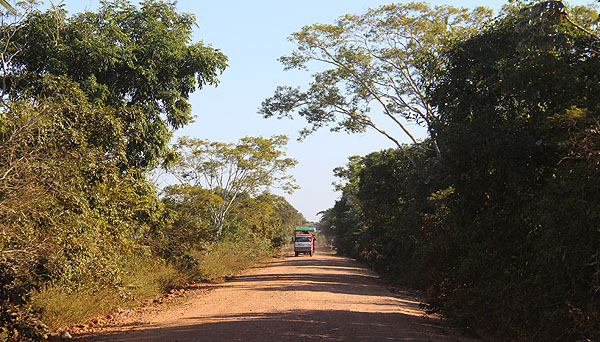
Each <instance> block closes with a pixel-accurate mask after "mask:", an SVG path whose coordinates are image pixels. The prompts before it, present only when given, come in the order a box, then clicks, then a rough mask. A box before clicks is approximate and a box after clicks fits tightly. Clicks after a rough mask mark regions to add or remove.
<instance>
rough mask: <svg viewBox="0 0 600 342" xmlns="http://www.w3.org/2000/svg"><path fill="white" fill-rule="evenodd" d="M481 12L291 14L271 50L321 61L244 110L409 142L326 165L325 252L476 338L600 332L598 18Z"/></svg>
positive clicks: (556, 6)
mask: <svg viewBox="0 0 600 342" xmlns="http://www.w3.org/2000/svg"><path fill="white" fill-rule="evenodd" d="M487 13H488V12H486V11H485V10H483V9H476V10H474V11H472V12H468V11H463V10H458V9H453V8H450V7H435V8H431V7H429V6H428V5H425V4H416V3H412V4H406V5H400V4H399V5H390V6H383V7H381V8H379V9H374V10H369V11H368V12H366V13H364V14H362V15H348V16H344V17H342V18H341V19H340V20H339V21H338V22H337V23H336V24H334V25H313V26H307V27H305V28H304V29H303V30H302V31H300V32H298V33H295V34H293V35H292V40H293V41H294V42H296V43H297V46H298V48H297V50H296V51H294V52H293V53H292V54H291V55H290V56H287V57H282V59H281V60H282V62H283V63H284V64H285V66H286V67H287V68H299V69H301V68H304V67H305V66H307V65H309V63H314V62H325V64H326V65H327V66H328V67H329V69H325V71H320V72H319V73H317V74H315V77H314V82H313V83H312V84H311V85H310V86H309V88H308V90H306V91H302V90H300V88H292V87H280V88H279V89H278V90H277V91H276V93H275V95H274V96H273V97H271V98H269V99H267V100H266V101H265V102H264V104H263V108H262V109H261V114H262V115H265V116H267V117H269V116H273V115H275V116H301V117H304V118H306V120H307V122H308V125H309V126H308V128H307V130H306V131H305V132H307V133H310V132H311V131H313V130H314V129H316V128H318V127H321V126H324V125H331V126H332V130H340V129H344V130H346V131H349V132H360V131H362V130H364V129H375V130H377V131H379V132H380V133H382V134H384V135H386V136H387V137H388V138H390V139H392V140H394V141H399V138H400V137H402V136H408V138H409V140H411V141H412V143H410V144H399V146H398V148H397V149H390V150H385V151H379V152H373V153H371V154H368V155H366V156H356V157H352V158H351V159H350V160H349V162H348V164H347V165H346V166H342V167H339V168H338V169H336V170H335V173H336V175H337V176H338V177H339V178H340V183H339V184H338V185H337V187H338V190H340V191H341V197H340V198H339V199H338V200H337V201H336V203H335V205H334V206H333V207H332V208H330V209H328V210H326V211H325V212H323V216H322V221H321V226H322V227H323V229H329V230H330V231H331V233H332V234H333V235H334V236H335V243H336V246H337V248H338V251H340V252H342V253H344V254H347V255H350V256H353V257H356V258H358V259H360V260H363V261H366V262H367V263H369V264H370V265H371V266H372V267H373V268H374V269H376V270H377V271H378V272H380V274H382V275H384V276H385V277H387V278H388V279H390V280H391V281H394V282H397V283H400V284H404V285H409V286H413V287H416V288H419V289H422V290H423V293H424V295H425V300H426V303H427V309H428V310H429V311H430V312H432V313H439V314H441V315H443V316H444V317H446V318H447V319H448V320H450V321H451V322H453V323H455V324H457V325H459V326H461V327H464V328H465V329H468V330H470V331H471V332H472V333H475V334H477V335H479V336H481V337H483V338H484V340H492V341H595V340H600V297H599V294H600V254H599V251H600V231H599V230H598V227H600V198H599V197H598V193H600V188H599V186H600V135H599V132H600V126H599V122H600V37H599V28H598V19H599V17H598V13H597V11H596V10H595V9H594V8H592V7H571V8H567V7H566V6H565V4H564V3H562V2H561V1H545V2H540V3H537V2H527V3H517V2H512V3H510V4H509V5H507V6H506V7H505V8H504V11H503V13H502V14H501V15H500V16H499V17H496V18H492V17H491V16H489V15H488V14H487ZM454 15H456V16H457V17H453V16H454ZM427 18H430V19H431V20H424V19H427ZM471 19H475V20H471ZM461 25H464V27H461ZM432 36H435V37H437V39H436V40H434V39H433V38H432ZM382 119H385V120H388V121H381V120H382ZM390 119H391V120H390ZM378 120H379V121H378ZM410 124H419V125H421V126H423V127H425V128H426V130H427V132H428V134H429V136H428V138H426V139H424V140H421V141H419V140H417V139H413V137H412V136H411V134H410V133H411V132H410V131H409V130H408V129H406V130H405V129H404V128H407V127H411V126H410ZM398 127H399V128H400V130H398ZM394 132H400V133H394Z"/></svg>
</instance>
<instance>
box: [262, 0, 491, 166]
mask: <svg viewBox="0 0 600 342" xmlns="http://www.w3.org/2000/svg"><path fill="white" fill-rule="evenodd" d="M490 15H491V11H490V10H488V9H485V8H483V7H479V8H476V9H475V10H473V11H471V12H469V11H468V10H466V9H459V8H454V7H450V6H436V7H430V6H429V5H427V4H425V3H415V2H413V3H408V4H393V5H386V6H382V7H380V8H377V9H370V10H368V11H367V12H366V13H364V14H362V15H346V16H344V17H341V18H340V19H338V21H337V22H336V23H335V24H333V25H321V24H315V25H311V26H306V27H304V28H303V29H302V30H301V31H299V32H296V33H294V34H292V36H291V38H290V40H291V41H293V42H295V43H296V44H297V49H296V51H294V52H293V53H292V54H291V55H289V56H284V57H281V58H280V61H281V62H282V63H283V64H284V66H285V68H286V69H300V70H308V68H309V66H312V64H313V62H320V63H322V64H324V65H326V66H328V67H330V68H329V69H326V70H324V71H320V72H317V73H316V74H315V75H314V79H313V82H312V83H311V84H310V87H309V88H308V90H306V91H300V89H299V88H292V87H289V86H284V87H278V88H277V90H276V92H275V95H274V96H273V97H270V98H268V99H266V100H265V101H264V102H263V103H262V107H261V108H260V110H259V113H260V114H262V115H263V116H264V117H272V116H278V117H279V118H281V117H292V115H293V113H296V112H297V115H299V116H301V117H304V118H305V119H306V121H307V122H308V124H309V125H310V126H309V127H307V128H305V129H304V130H303V131H302V135H303V136H305V135H307V134H310V133H311V132H314V131H315V130H317V129H318V128H320V127H322V126H326V125H333V127H332V128H331V130H332V131H339V130H345V131H347V132H362V131H364V130H365V129H367V128H370V129H374V130H376V131H377V132H379V133H381V134H383V135H384V136H386V137H387V138H388V139H390V140H391V141H393V142H394V143H395V144H396V146H397V147H398V148H399V149H400V150H401V151H403V153H404V155H405V157H406V158H408V159H409V160H411V162H412V163H413V164H414V161H413V160H412V157H411V156H410V155H409V153H407V152H406V151H405V148H404V146H403V145H402V144H401V142H400V137H399V136H398V135H397V133H396V132H395V131H396V130H399V131H400V132H402V133H403V134H405V135H406V136H408V138H410V141H411V142H412V143H414V144H417V143H418V141H417V138H416V137H415V136H414V134H413V133H412V132H411V131H410V130H409V129H408V127H407V123H416V124H419V125H422V126H424V127H426V128H429V125H430V123H431V121H432V120H433V117H434V116H435V110H434V109H433V108H432V107H431V106H430V104H429V101H428V99H427V96H426V93H425V90H426V89H427V87H428V86H429V85H430V84H431V83H432V82H433V81H434V80H435V79H436V70H437V69H438V68H439V65H440V63H441V57H440V54H439V51H440V50H442V49H443V48H444V47H445V46H448V45H449V43H450V42H451V41H452V40H453V39H455V38H458V37H465V36H468V35H469V34H471V33H472V32H476V31H477V30H478V29H479V28H480V27H482V25H484V24H485V23H486V22H487V20H488V19H489V17H490ZM373 104H376V105H377V106H378V107H379V109H380V110H381V114H382V116H381V117H379V116H376V115H374V114H372V112H371V111H372V110H373V107H374V106H373ZM383 120H387V121H383ZM433 146H434V148H436V149H437V144H435V141H434V144H433Z"/></svg>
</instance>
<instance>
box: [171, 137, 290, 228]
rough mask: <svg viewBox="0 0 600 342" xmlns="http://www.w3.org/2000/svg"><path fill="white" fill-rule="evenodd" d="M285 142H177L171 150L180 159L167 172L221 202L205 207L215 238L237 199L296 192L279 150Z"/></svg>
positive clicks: (275, 139)
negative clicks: (273, 189)
mask: <svg viewBox="0 0 600 342" xmlns="http://www.w3.org/2000/svg"><path fill="white" fill-rule="evenodd" d="M287 141H288V138H287V137H286V136H284V135H276V136H273V137H271V138H262V137H245V138H242V139H240V140H239V142H238V143H235V144H234V143H221V142H211V141H208V140H202V139H194V138H187V137H184V138H180V139H179V141H178V143H177V144H176V145H175V150H176V151H177V152H179V153H180V156H181V158H180V159H178V160H177V161H175V162H174V165H173V166H172V167H171V168H170V171H171V173H172V174H173V175H174V176H175V177H177V179H178V180H179V181H180V182H181V183H183V184H188V185H191V186H194V187H202V188H205V189H208V190H211V191H212V192H213V193H215V194H218V195H219V196H220V197H221V198H222V199H223V201H222V202H221V203H219V204H218V205H216V204H215V203H210V204H209V208H210V212H211V217H212V222H213V226H214V229H215V234H216V235H217V236H219V235H220V234H221V233H222V231H223V228H224V227H225V224H226V223H227V218H228V216H229V214H230V213H231V211H232V210H233V209H234V208H235V207H236V205H237V204H238V200H239V196H240V195H242V194H248V195H251V196H252V195H256V194H258V193H260V192H262V191H265V190H268V189H269V188H271V187H273V186H279V187H281V188H282V189H283V190H285V191H287V192H292V191H293V190H294V189H295V188H296V185H295V184H294V180H293V177H291V176H290V175H287V174H286V173H285V172H286V171H287V169H289V168H290V167H293V166H294V165H296V161H295V160H294V159H291V158H285V153H284V152H283V151H282V150H281V148H282V147H284V146H285V145H286V144H287Z"/></svg>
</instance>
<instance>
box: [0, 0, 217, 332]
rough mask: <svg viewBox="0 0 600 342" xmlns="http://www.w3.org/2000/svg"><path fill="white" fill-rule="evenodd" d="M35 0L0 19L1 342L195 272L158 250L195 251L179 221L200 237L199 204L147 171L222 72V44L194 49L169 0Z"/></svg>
mask: <svg viewBox="0 0 600 342" xmlns="http://www.w3.org/2000/svg"><path fill="white" fill-rule="evenodd" d="M36 4H37V2H36V1H23V2H19V3H18V4H17V6H16V7H17V8H16V9H15V11H11V12H1V13H0V19H1V21H0V41H1V43H2V44H1V45H2V48H1V49H0V58H1V59H2V61H3V63H2V65H1V66H0V67H1V68H2V76H1V77H2V94H1V96H0V102H1V105H2V111H1V112H0V265H1V267H2V273H1V275H0V306H1V311H0V339H9V340H40V339H42V338H43V337H44V335H45V334H46V333H47V327H46V326H45V325H44V324H43V323H42V322H41V321H40V319H39V318H40V317H43V319H44V320H45V321H46V322H47V323H50V324H51V325H52V327H53V328H56V327H57V326H58V325H61V324H68V322H73V321H77V320H83V319H86V318H88V317H86V316H87V315H92V314H97V313H99V312H98V310H105V309H109V308H110V307H114V305H116V303H124V302H127V301H130V300H132V298H134V297H136V296H146V295H148V294H155V293H157V292H159V291H162V290H164V289H165V288H166V287H170V286H174V285H177V284H181V283H182V281H186V280H187V277H188V276H189V275H188V274H182V273H180V272H179V271H178V270H176V269H175V268H173V266H172V265H167V264H165V262H164V260H162V259H160V256H162V257H166V258H167V257H168V255H167V253H166V252H164V251H179V250H182V249H186V248H187V249H189V248H190V247H189V240H190V239H189V237H188V238H187V239H186V238H184V237H183V236H182V232H177V230H176V229H175V228H179V227H185V228H186V229H187V231H185V232H186V233H194V234H195V235H193V234H190V236H197V237H198V238H199V239H203V238H204V237H205V235H206V234H204V235H203V233H202V230H201V229H200V227H199V226H198V225H197V224H196V223H197V222H195V221H193V220H190V219H189V217H186V216H185V214H182V213H185V211H186V209H189V208H191V207H194V206H195V207H196V208H199V206H201V205H203V203H202V202H201V201H196V203H194V205H193V206H189V205H188V203H187V202H186V203H183V204H181V203H176V202H173V203H166V204H165V203H163V202H162V201H160V200H159V199H158V196H157V193H156V190H155V188H154V186H153V185H152V184H150V183H149V182H147V181H146V180H145V175H144V171H146V170H147V169H148V168H150V167H153V166H154V165H156V163H157V161H158V160H159V157H161V156H162V154H163V153H164V152H165V150H166V144H167V142H168V140H169V139H170V137H171V132H172V131H173V130H174V129H177V128H180V127H182V126H183V125H185V124H187V123H188V122H190V120H191V118H192V116H191V112H190V105H189V103H188V97H189V94H190V93H191V92H192V91H194V90H195V89H197V88H202V87H203V86H204V85H208V84H210V85H216V84H217V83H218V79H217V76H218V75H219V74H220V73H221V72H222V71H223V70H224V68H225V67H226V57H225V56H224V55H223V54H222V53H221V52H220V51H219V50H217V49H213V48H211V47H207V46H204V45H203V44H202V43H191V34H192V28H193V26H194V25H195V23H194V18H193V16H191V15H188V14H179V13H177V12H176V11H175V4H174V3H172V2H161V1H145V2H143V3H142V4H141V7H140V8H136V7H135V6H133V5H131V4H130V3H129V2H127V1H106V2H103V3H102V7H101V9H100V10H99V11H98V12H96V13H91V12H85V13H81V14H78V15H75V16H73V17H70V18H69V17H67V16H66V12H65V11H64V10H63V9H62V7H61V6H58V7H53V9H52V10H49V11H47V12H46V13H41V12H39V11H35V10H34V8H35V6H36ZM213 197H214V196H213ZM186 206H187V207H186ZM188 221H189V222H188ZM153 253H154V254H153ZM161 253H162V254H161ZM167 259H168V258H167ZM139 263H142V264H139ZM32 294H35V296H34V298H32ZM78 295H79V297H78ZM73 298H79V299H80V300H74V299H73ZM82 298H83V299H85V301H84V302H81V299H82ZM40 315H41V316H40Z"/></svg>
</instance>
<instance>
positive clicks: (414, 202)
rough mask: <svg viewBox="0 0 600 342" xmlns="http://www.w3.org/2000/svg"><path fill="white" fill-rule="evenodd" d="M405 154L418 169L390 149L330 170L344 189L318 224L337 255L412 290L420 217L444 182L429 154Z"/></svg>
mask: <svg viewBox="0 0 600 342" xmlns="http://www.w3.org/2000/svg"><path fill="white" fill-rule="evenodd" d="M406 151H408V152H409V153H410V154H411V156H412V159H413V160H414V161H416V162H417V166H418V168H415V167H414V166H413V165H412V164H411V163H410V162H408V161H407V160H406V159H405V158H404V155H403V154H402V153H401V151H399V150H393V149H392V150H385V151H381V152H373V153H370V154H368V155H366V156H365V157H352V158H350V162H349V163H348V165H347V167H346V168H338V169H336V170H335V171H336V175H337V176H338V177H340V178H342V179H344V180H345V182H346V183H345V184H344V185H338V188H340V189H342V197H341V199H340V200H338V201H337V202H336V204H335V206H334V207H333V208H332V209H330V210H329V211H327V212H326V213H325V215H324V217H323V222H322V223H325V224H326V225H327V226H329V227H331V230H332V231H333V233H334V237H335V242H336V246H337V248H338V250H339V251H340V252H342V253H345V254H349V255H351V256H354V257H357V258H359V259H361V260H364V261H366V262H368V263H369V264H370V265H371V266H372V267H373V268H374V269H375V270H376V271H378V272H380V274H383V275H384V276H386V277H387V278H389V279H391V280H393V281H394V282H397V283H403V284H411V285H417V283H418V280H419V277H418V276H419V272H418V261H417V259H416V248H417V244H418V242H419V238H420V234H421V226H422V215H423V214H424V213H428V212H430V211H431V210H432V208H431V205H430V203H429V202H428V201H427V197H428V196H429V194H431V193H432V192H433V191H436V190H437V189H439V188H440V187H442V186H443V185H442V184H444V180H445V177H444V173H443V172H442V170H441V168H440V167H439V165H438V164H439V162H438V160H437V158H436V156H435V153H434V152H433V149H428V151H429V152H425V151H424V150H422V149H420V148H418V147H414V146H413V147H406ZM419 170H421V171H419Z"/></svg>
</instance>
